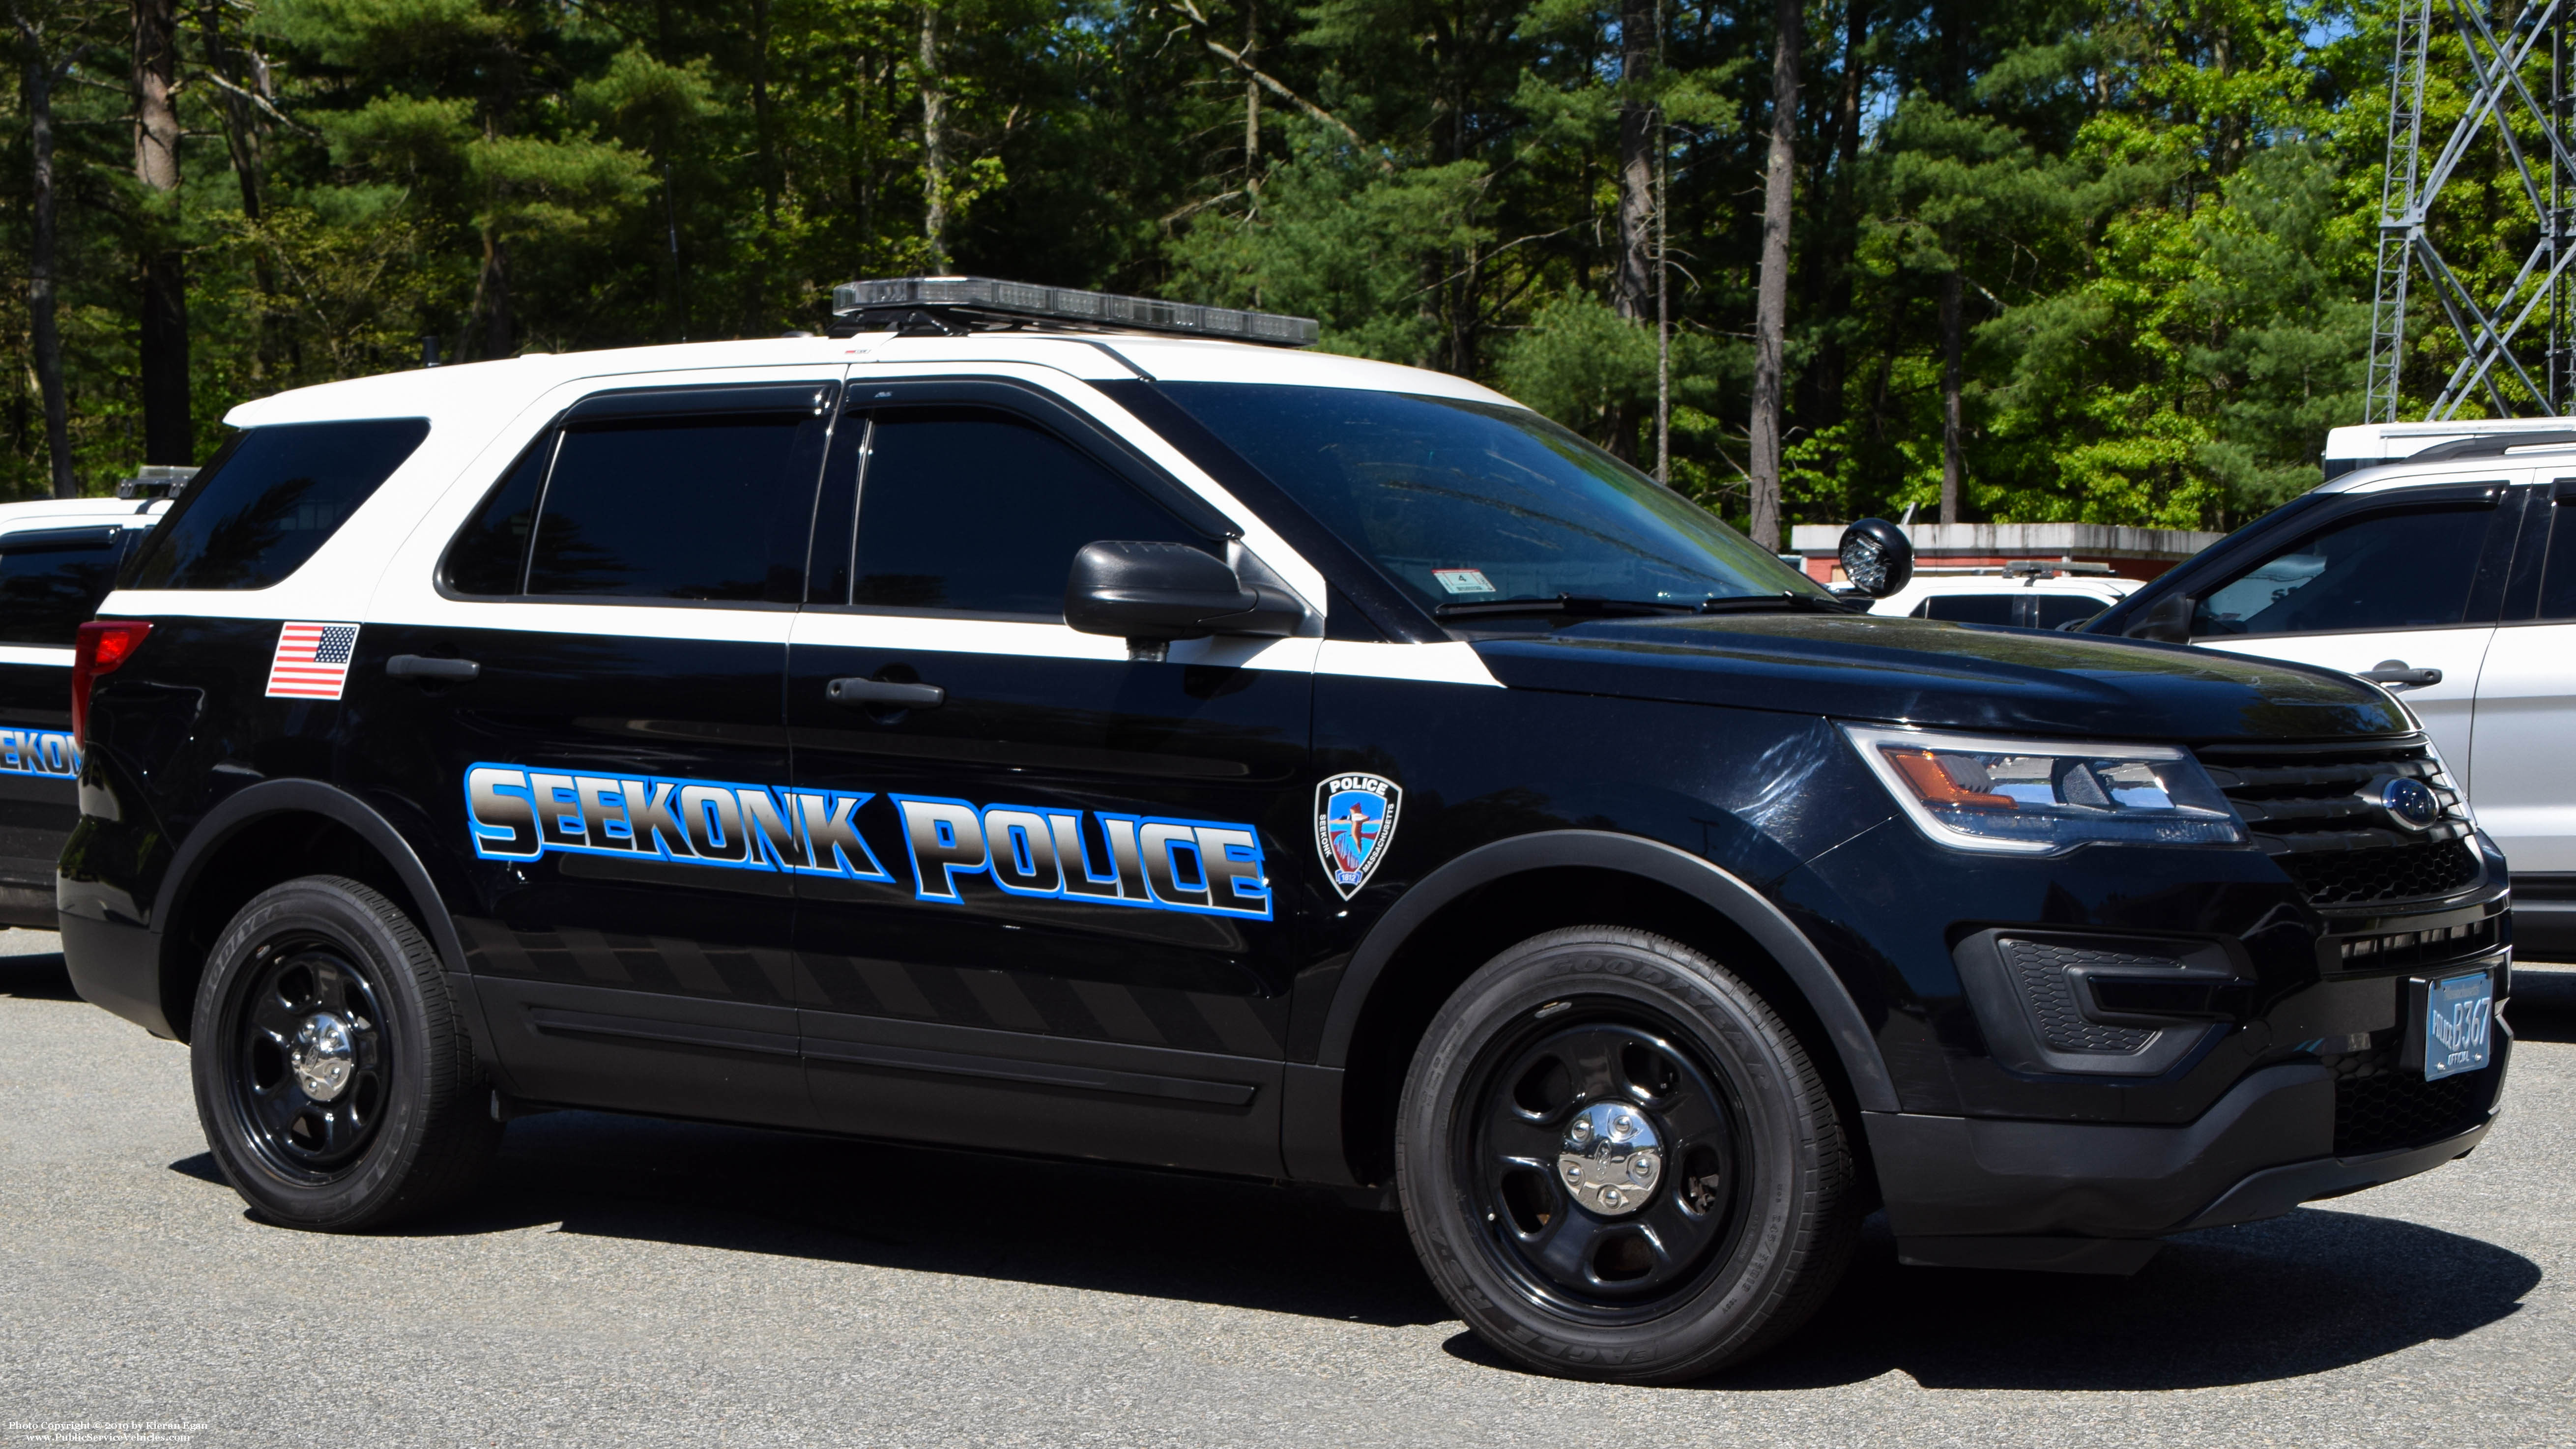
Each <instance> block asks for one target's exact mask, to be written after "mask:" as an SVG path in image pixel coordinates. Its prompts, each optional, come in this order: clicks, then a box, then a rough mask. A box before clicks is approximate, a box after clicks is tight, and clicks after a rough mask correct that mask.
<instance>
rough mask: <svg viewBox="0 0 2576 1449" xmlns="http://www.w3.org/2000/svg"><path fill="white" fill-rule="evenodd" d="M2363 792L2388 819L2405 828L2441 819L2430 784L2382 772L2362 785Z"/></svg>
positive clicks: (2439, 803) (2436, 799)
mask: <svg viewBox="0 0 2576 1449" xmlns="http://www.w3.org/2000/svg"><path fill="white" fill-rule="evenodd" d="M2362 794H2363V795H2365V796H2366V797H2368V799H2369V800H2370V802H2371V803H2372V804H2374V805H2377V806H2378V807H2379V808H2380V809H2382V810H2385V811H2387V812H2388V818H2389V819H2391V820H2394V821H2396V822H2397V823H2398V824H2399V825H2400V826H2403V827H2404V828H2406V829H2408V830H2423V829H2426V828H2427V827H2429V826H2431V825H2432V824H2433V822H2434V821H2436V820H2439V819H2441V818H2442V802H2441V800H2440V798H2439V797H2437V796H2435V795H2434V793H2433V787H2432V786H2430V785H2427V784H2425V783H2424V782H2423V781H2421V780H2416V779H2410V778H2408V777H2406V776H2404V775H2385V776H2382V777H2380V778H2379V779H2376V780H2373V781H2371V782H2370V784H2369V785H2367V786H2365V787H2364V788H2363V790H2362Z"/></svg>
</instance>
